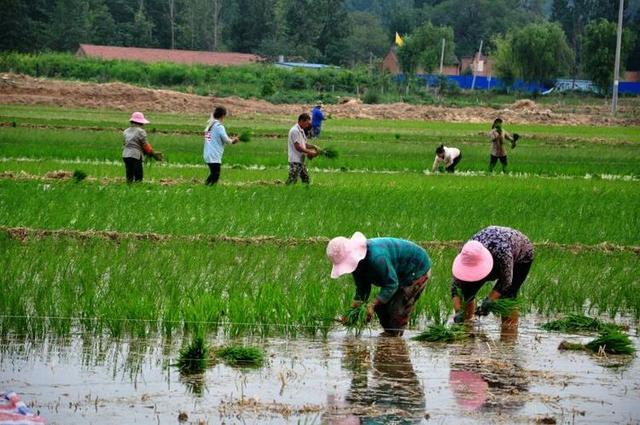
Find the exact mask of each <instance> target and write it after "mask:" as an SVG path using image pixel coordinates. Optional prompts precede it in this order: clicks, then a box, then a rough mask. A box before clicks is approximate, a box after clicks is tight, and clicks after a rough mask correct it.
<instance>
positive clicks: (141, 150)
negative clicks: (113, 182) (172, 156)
mask: <svg viewBox="0 0 640 425" xmlns="http://www.w3.org/2000/svg"><path fill="white" fill-rule="evenodd" d="M129 124H130V125H131V126H130V127H129V128H127V129H126V130H125V131H124V133H123V136H124V141H123V142H122V145H123V149H122V160H123V161H124V167H125V171H126V177H127V183H133V182H141V181H142V178H143V171H142V160H143V159H144V156H145V155H150V156H154V157H155V158H156V159H158V160H161V156H158V154H156V152H154V151H153V147H152V146H151V144H150V143H149V142H148V141H147V132H146V131H144V129H143V128H142V127H144V125H145V124H149V121H148V120H147V119H146V118H145V117H144V114H143V113H142V112H134V113H133V114H131V118H129Z"/></svg>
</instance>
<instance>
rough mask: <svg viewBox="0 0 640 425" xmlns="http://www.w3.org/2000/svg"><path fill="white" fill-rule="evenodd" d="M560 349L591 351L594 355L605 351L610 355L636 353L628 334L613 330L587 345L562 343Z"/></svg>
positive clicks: (609, 329)
mask: <svg viewBox="0 0 640 425" xmlns="http://www.w3.org/2000/svg"><path fill="white" fill-rule="evenodd" d="M558 349H559V350H572V351H584V350H589V351H593V352H594V353H599V352H600V351H604V352H605V353H609V354H633V353H635V351H636V349H635V347H634V346H633V343H632V342H631V339H630V338H629V336H628V335H627V334H625V333H623V332H620V331H619V330H617V329H612V328H607V329H605V330H604V331H603V332H602V333H601V334H600V336H599V337H597V338H596V339H594V340H593V341H591V342H588V343H587V344H579V343H574V342H569V341H562V342H561V343H560V345H559V346H558Z"/></svg>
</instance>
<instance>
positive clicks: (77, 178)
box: [71, 170, 87, 183]
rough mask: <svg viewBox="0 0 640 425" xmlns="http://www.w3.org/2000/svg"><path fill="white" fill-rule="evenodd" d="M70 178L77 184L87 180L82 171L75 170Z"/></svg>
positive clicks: (85, 174)
mask: <svg viewBox="0 0 640 425" xmlns="http://www.w3.org/2000/svg"><path fill="white" fill-rule="evenodd" d="M71 177H72V178H73V180H75V182H76V183H79V182H81V181H82V180H84V179H86V178H87V173H85V172H84V171H82V170H75V171H74V172H73V175H72V176H71Z"/></svg>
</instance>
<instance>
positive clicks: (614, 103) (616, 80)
mask: <svg viewBox="0 0 640 425" xmlns="http://www.w3.org/2000/svg"><path fill="white" fill-rule="evenodd" d="M623 9H624V0H620V10H618V37H617V40H616V63H615V65H614V69H613V96H612V97H611V113H612V114H613V115H615V114H616V111H617V109H618V86H619V85H620V48H621V45H622V12H623Z"/></svg>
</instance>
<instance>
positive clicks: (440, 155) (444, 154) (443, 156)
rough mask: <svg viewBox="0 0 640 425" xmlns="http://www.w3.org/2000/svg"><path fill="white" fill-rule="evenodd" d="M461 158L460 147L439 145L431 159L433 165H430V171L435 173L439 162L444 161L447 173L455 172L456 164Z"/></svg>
mask: <svg viewBox="0 0 640 425" xmlns="http://www.w3.org/2000/svg"><path fill="white" fill-rule="evenodd" d="M461 159H462V153H461V152H460V149H457V148H448V147H446V146H445V145H440V146H438V147H437V148H436V158H435V160H434V161H433V167H431V172H432V173H435V172H436V170H437V169H438V167H440V164H441V163H443V162H444V167H445V170H447V173H455V171H456V165H458V163H459V162H460V160H461Z"/></svg>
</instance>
